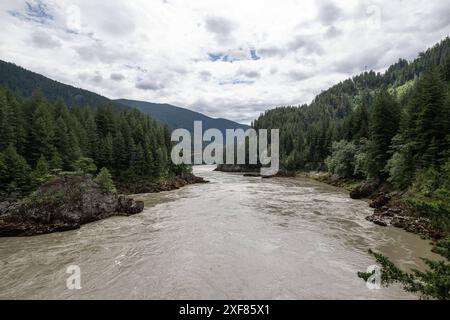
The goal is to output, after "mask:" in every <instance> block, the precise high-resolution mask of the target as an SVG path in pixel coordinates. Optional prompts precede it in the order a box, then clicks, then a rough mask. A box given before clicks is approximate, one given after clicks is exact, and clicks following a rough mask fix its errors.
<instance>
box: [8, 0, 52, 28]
mask: <svg viewBox="0 0 450 320" xmlns="http://www.w3.org/2000/svg"><path fill="white" fill-rule="evenodd" d="M9 14H11V15H12V16H14V17H16V18H19V19H22V20H28V21H34V22H38V23H45V22H46V21H49V20H50V21H51V20H53V16H52V15H51V14H50V11H49V9H48V6H47V4H45V3H44V2H43V1H42V0H35V1H25V10H24V11H23V12H20V11H9Z"/></svg>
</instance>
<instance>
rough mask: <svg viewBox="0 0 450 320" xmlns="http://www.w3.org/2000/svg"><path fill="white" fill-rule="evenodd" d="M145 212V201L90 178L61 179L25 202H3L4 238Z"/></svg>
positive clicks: (0, 229)
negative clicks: (101, 184) (108, 188)
mask: <svg viewBox="0 0 450 320" xmlns="http://www.w3.org/2000/svg"><path fill="white" fill-rule="evenodd" d="M143 210H144V203H143V202H141V201H134V200H133V199H132V198H130V197H128V196H126V195H120V194H116V193H113V192H105V191H104V190H103V189H102V188H101V187H100V186H99V185H98V184H97V183H95V182H94V181H93V180H92V179H91V178H90V177H87V176H75V177H68V176H66V177H58V178H55V179H53V180H51V181H50V182H47V183H46V184H44V185H42V186H41V187H40V188H39V189H38V190H37V191H35V192H34V193H33V194H32V195H30V196H28V197H26V198H24V199H22V200H19V201H8V202H2V203H0V237H8V236H33V235H38V234H45V233H51V232H58V231H67V230H73V229H78V228H80V226H81V225H83V224H86V223H89V222H93V221H97V220H101V219H105V218H108V217H111V216H130V215H134V214H137V213H140V212H142V211H143Z"/></svg>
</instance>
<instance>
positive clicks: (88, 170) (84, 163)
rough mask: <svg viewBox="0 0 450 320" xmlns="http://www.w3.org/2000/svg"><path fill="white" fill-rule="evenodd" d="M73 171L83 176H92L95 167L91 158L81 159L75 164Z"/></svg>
mask: <svg viewBox="0 0 450 320" xmlns="http://www.w3.org/2000/svg"><path fill="white" fill-rule="evenodd" d="M74 167H75V170H77V171H78V172H81V173H82V174H83V175H88V174H94V173H95V172H97V166H96V165H95V163H94V160H93V159H91V158H86V157H81V158H79V159H78V160H77V161H76V162H75V165H74Z"/></svg>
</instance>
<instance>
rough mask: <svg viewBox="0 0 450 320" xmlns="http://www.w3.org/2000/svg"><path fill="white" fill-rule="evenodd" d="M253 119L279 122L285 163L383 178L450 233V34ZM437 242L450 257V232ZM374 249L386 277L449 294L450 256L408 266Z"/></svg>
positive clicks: (258, 124) (264, 124)
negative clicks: (418, 267) (381, 68)
mask: <svg viewBox="0 0 450 320" xmlns="http://www.w3.org/2000/svg"><path fill="white" fill-rule="evenodd" d="M253 127H255V128H257V129H259V128H267V129H270V128H279V129H280V156H281V161H280V162H281V164H282V166H283V167H284V169H287V170H307V171H310V170H319V171H325V170H326V171H328V172H329V173H330V174H333V175H335V176H338V177H340V178H344V179H350V180H361V181H377V183H378V185H380V184H381V185H383V186H384V187H385V188H388V189H389V190H391V191H393V192H397V194H398V196H397V197H398V198H400V199H401V201H403V202H404V203H405V204H406V205H407V206H408V207H409V208H410V209H411V210H412V211H413V212H415V213H416V214H419V215H421V216H426V217H428V218H430V220H431V221H432V223H433V224H434V225H435V227H437V228H439V229H440V230H442V231H443V234H444V235H445V236H446V237H447V239H450V238H449V235H450V201H449V199H450V39H449V38H446V39H445V40H443V41H442V42H441V43H439V44H437V45H436V46H434V47H433V48H431V49H429V50H427V51H426V52H424V53H421V54H420V56H419V57H418V58H417V59H416V60H414V61H412V62H408V61H406V60H399V62H398V63H396V64H394V65H392V66H391V67H390V68H388V69H387V71H386V72H385V73H383V74H381V73H375V72H373V71H370V72H365V73H363V74H361V75H358V76H356V77H354V78H352V79H348V80H346V81H343V82H341V83H339V84H337V85H336V86H334V87H332V88H330V89H329V90H327V91H324V92H322V93H321V94H319V95H318V96H317V97H316V98H315V99H314V101H313V102H312V103H311V104H310V105H303V106H299V107H293V106H288V107H281V108H277V109H274V110H269V111H267V112H266V113H265V114H263V115H261V116H260V117H259V118H258V119H257V120H256V121H255V122H254V123H253ZM434 250H435V252H437V253H439V254H440V255H442V256H443V257H445V258H446V259H447V261H448V259H450V254H449V253H450V240H442V241H440V242H438V243H437V245H436V247H435V248H434ZM371 253H372V254H374V255H375V257H376V259H377V261H378V262H379V263H380V264H381V265H382V267H383V272H384V273H383V282H384V283H387V284H390V283H392V282H400V283H402V284H403V285H404V287H405V289H406V290H408V291H412V292H418V293H420V294H422V295H424V296H425V297H433V298H439V299H449V298H450V283H449V282H448V279H449V276H450V264H449V263H448V262H447V263H445V262H443V261H440V262H435V261H430V260H426V261H425V262H426V263H427V265H428V266H429V268H430V269H429V270H427V271H425V272H419V271H414V272H413V273H412V274H409V273H405V272H403V271H401V270H400V269H398V268H397V267H396V266H395V265H394V264H392V263H391V262H390V261H389V260H388V259H387V258H385V257H383V256H382V255H379V254H377V253H374V252H371ZM361 276H362V277H363V278H367V277H369V276H370V274H361Z"/></svg>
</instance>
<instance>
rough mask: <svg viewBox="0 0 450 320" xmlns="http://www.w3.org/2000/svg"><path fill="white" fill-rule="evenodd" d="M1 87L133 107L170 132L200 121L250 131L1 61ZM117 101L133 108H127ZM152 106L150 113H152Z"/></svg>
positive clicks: (75, 102)
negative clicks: (114, 95)
mask: <svg viewBox="0 0 450 320" xmlns="http://www.w3.org/2000/svg"><path fill="white" fill-rule="evenodd" d="M0 86H4V87H6V88H9V89H10V90H12V91H13V92H15V93H16V94H18V95H19V96H22V97H30V96H32V95H33V93H34V92H36V91H39V92H41V93H42V95H43V96H45V97H46V98H47V99H49V100H57V99H62V100H63V101H64V102H65V104H66V105H68V106H70V107H75V106H78V107H81V106H86V105H89V106H90V107H92V108H94V109H95V108H98V107H101V106H103V105H106V104H111V105H113V106H114V107H115V108H117V109H120V108H125V107H129V108H135V109H138V110H141V111H142V112H143V113H144V114H146V115H149V116H150V117H152V118H154V119H155V120H157V121H159V122H161V123H163V124H165V125H167V126H169V127H170V128H172V129H177V128H184V129H187V130H189V131H190V132H192V131H193V126H194V123H193V122H194V120H201V121H203V126H204V129H205V130H206V129H209V128H217V129H219V130H221V131H222V132H225V131H224V130H225V129H236V128H242V129H247V128H249V126H247V125H243V124H239V123H237V122H234V121H231V120H228V119H222V118H217V119H216V118H212V117H209V116H207V115H204V114H202V113H199V112H196V111H193V110H189V109H186V108H181V107H177V106H173V105H170V104H165V103H154V102H146V101H137V100H131V99H110V98H108V97H105V96H103V95H100V94H98V93H95V92H92V91H89V90H85V89H82V88H78V87H75V86H72V85H68V84H65V83H62V82H59V81H56V80H53V79H51V78H48V77H46V76H44V75H42V74H39V73H36V72H33V71H31V70H27V69H25V68H23V67H21V66H19V65H16V64H14V63H11V62H6V61H3V60H0ZM120 101H122V102H127V103H129V104H133V105H126V104H123V103H121V102H120ZM131 102H132V103H131ZM152 106H153V110H151V107H152ZM155 108H156V109H157V110H155ZM183 117H185V119H184V118H183Z"/></svg>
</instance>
